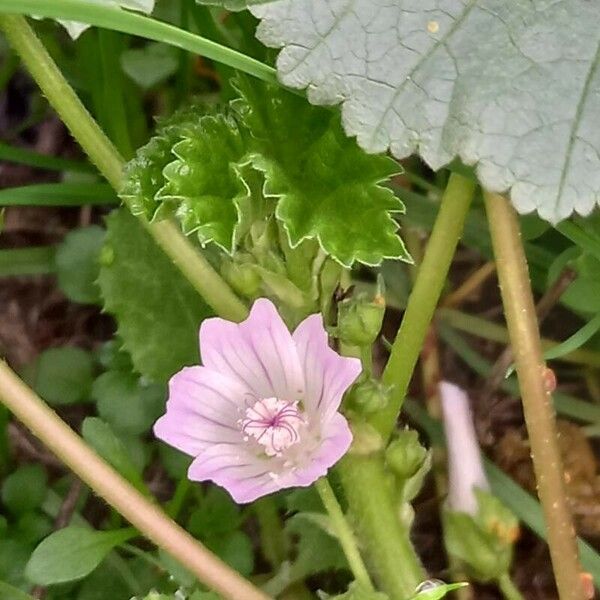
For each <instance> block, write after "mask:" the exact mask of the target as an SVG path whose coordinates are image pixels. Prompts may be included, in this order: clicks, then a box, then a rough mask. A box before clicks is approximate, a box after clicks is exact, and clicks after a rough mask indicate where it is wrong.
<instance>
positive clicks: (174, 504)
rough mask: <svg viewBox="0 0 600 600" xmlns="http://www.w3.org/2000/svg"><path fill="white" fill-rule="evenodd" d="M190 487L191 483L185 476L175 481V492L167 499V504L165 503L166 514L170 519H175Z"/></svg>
mask: <svg viewBox="0 0 600 600" xmlns="http://www.w3.org/2000/svg"><path fill="white" fill-rule="evenodd" d="M191 489H192V483H191V481H190V480H189V479H188V478H187V477H184V478H183V479H180V480H179V482H178V483H177V487H176V488H175V493H174V494H173V497H172V498H171V500H170V501H169V504H167V514H168V515H169V517H171V519H173V521H176V520H177V517H178V516H179V513H180V512H181V509H182V508H183V505H184V503H185V500H186V498H187V495H188V494H189V492H190V490H191Z"/></svg>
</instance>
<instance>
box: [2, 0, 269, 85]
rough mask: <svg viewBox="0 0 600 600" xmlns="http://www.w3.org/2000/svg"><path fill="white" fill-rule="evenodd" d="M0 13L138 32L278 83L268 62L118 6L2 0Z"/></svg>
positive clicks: (70, 0)
mask: <svg viewBox="0 0 600 600" xmlns="http://www.w3.org/2000/svg"><path fill="white" fill-rule="evenodd" d="M0 13H9V14H19V15H32V14H33V15H38V16H41V17H50V18H61V19H69V20H73V21H81V22H83V23H90V24H91V25H96V26H98V27H104V28H106V29H113V30H114V31H120V32H122V33H129V34H131V35H137V36H139V37H143V38H146V39H149V40H154V41H156V42H163V43H165V44H170V45H171V46H175V47H177V48H181V49H182V50H188V51H189V52H193V53H195V54H200V55H202V56H204V57H206V58H210V59H212V60H216V61H217V62H220V63H223V64H225V65H228V66H230V67H233V68H234V69H239V70H240V71H243V72H244V73H248V74H249V75H253V76H254V77H257V78H258V79H262V80H263V81H267V82H268V83H275V84H278V81H277V76H276V71H275V69H273V68H272V67H270V66H269V65H265V64H264V63H261V62H260V61H258V60H255V59H253V58H250V57H249V56H246V55H245V54H242V53H241V52H238V51H237V50H232V49H231V48H227V47H226V46H222V45H221V44H217V43H216V42H213V41H211V40H207V39H206V38H203V37H200V36H199V35H195V34H193V33H190V32H189V31H184V30H183V29H179V28H178V27H175V26H173V25H169V24H168V23H163V22H161V21H157V20H156V19H152V18H150V17H145V16H142V15H139V14H136V13H132V12H128V11H125V10H121V9H119V8H113V7H110V6H105V5H102V4H90V3H87V2H84V1H82V0H52V2H48V0H2V3H1V4H0Z"/></svg>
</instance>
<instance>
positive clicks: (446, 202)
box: [371, 173, 475, 438]
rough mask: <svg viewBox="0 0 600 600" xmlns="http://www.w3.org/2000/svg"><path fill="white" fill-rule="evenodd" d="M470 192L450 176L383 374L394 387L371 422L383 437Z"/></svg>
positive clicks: (470, 183)
mask: <svg viewBox="0 0 600 600" xmlns="http://www.w3.org/2000/svg"><path fill="white" fill-rule="evenodd" d="M474 193H475V183H474V182H473V181H471V180H469V179H466V178H465V177H462V176H461V175H458V174H456V173H452V175H450V180H449V181H448V186H447V187H446V190H445V192H444V195H443V197H442V203H441V205H440V209H439V213H438V216H437V219H436V222H435V225H434V228H433V231H432V232H431V237H430V238H429V242H428V243H427V248H426V249H425V255H424V256H423V262H422V263H421V266H420V267H419V271H418V274H417V278H416V281H415V284H414V287H413V290H412V293H411V295H410V298H409V300H408V305H407V307H406V312H405V313H404V318H403V319H402V325H401V326H400V330H399V331H398V335H397V336H396V339H395V341H394V345H393V347H392V353H391V355H390V358H389V360H388V363H387V366H386V368H385V371H384V373H383V381H384V382H385V383H386V384H388V385H394V389H393V392H392V397H391V399H390V402H389V404H388V406H387V407H385V408H384V409H383V410H381V411H379V412H378V413H377V414H376V415H374V416H373V418H372V419H371V423H372V425H373V426H375V427H376V428H377V430H378V431H379V432H380V433H381V434H382V436H383V437H384V438H388V437H389V436H390V434H391V432H392V431H393V429H394V427H395V425H396V419H397V418H398V414H399V412H400V408H401V406H402V402H403V400H404V397H405V395H406V391H407V389H408V384H409V383H410V379H411V377H412V374H413V371H414V368H415V365H416V364H417V359H418V358H419V354H420V352H421V348H422V347H423V342H424V340H425V336H426V334H427V330H428V328H429V324H430V323H431V320H432V318H433V313H434V310H435V307H436V305H437V303H438V300H439V298H440V295H441V293H442V289H443V286H444V283H445V281H446V276H447V274H448V269H449V268H450V264H451V262H452V258H453V256H454V252H455V250H456V246H457V244H458V240H459V238H460V236H461V233H462V230H463V226H464V223H465V219H466V217H467V213H468V210H469V206H470V204H471V200H472V198H473V195H474Z"/></svg>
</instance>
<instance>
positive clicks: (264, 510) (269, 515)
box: [252, 496, 287, 570]
mask: <svg viewBox="0 0 600 600" xmlns="http://www.w3.org/2000/svg"><path fill="white" fill-rule="evenodd" d="M252 508H253V509H254V512H255V513H256V518H257V519H258V526H259V529H260V545H261V548H262V551H263V554H264V556H265V558H266V559H267V560H268V561H269V563H270V564H271V567H272V568H273V569H274V570H275V569H277V568H278V567H279V566H281V564H282V563H283V562H284V561H285V559H286V558H287V543H286V539H285V534H284V532H283V525H282V522H281V517H280V516H279V511H278V510H277V504H276V503H275V500H274V499H273V498H271V497H270V496H267V497H265V498H261V499H260V500H258V501H256V502H255V503H254V504H253V505H252Z"/></svg>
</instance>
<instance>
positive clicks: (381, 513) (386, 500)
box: [339, 454, 426, 600]
mask: <svg viewBox="0 0 600 600" xmlns="http://www.w3.org/2000/svg"><path fill="white" fill-rule="evenodd" d="M339 473H340V475H341V476H342V482H343V484H344V490H345V492H346V497H347V498H348V503H349V505H350V511H351V515H352V517H353V519H354V521H355V523H356V527H357V531H358V534H359V536H360V540H361V542H362V544H363V546H364V549H365V551H366V555H367V557H368V563H369V565H370V567H371V571H372V572H373V574H374V576H375V579H376V581H377V583H378V584H379V586H380V587H381V589H382V590H383V591H384V592H386V593H387V594H388V595H389V597H390V600H406V599H407V598H411V597H412V596H414V593H415V589H416V587H417V586H418V585H419V583H421V582H422V581H423V580H424V579H425V578H426V575H425V572H424V571H423V567H422V566H421V564H420V562H419V559H418V557H417V554H416V553H415V551H414V548H413V547H412V544H411V541H410V539H409V534H408V532H407V531H406V529H405V528H404V527H403V526H402V524H401V522H400V519H399V518H398V514H397V507H396V505H395V504H394V500H393V497H392V493H391V490H390V484H389V481H388V479H387V478H386V473H385V471H384V466H383V458H382V457H381V456H380V455H370V456H357V455H351V454H348V455H346V456H345V457H344V459H343V460H342V462H341V463H340V466H339Z"/></svg>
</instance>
